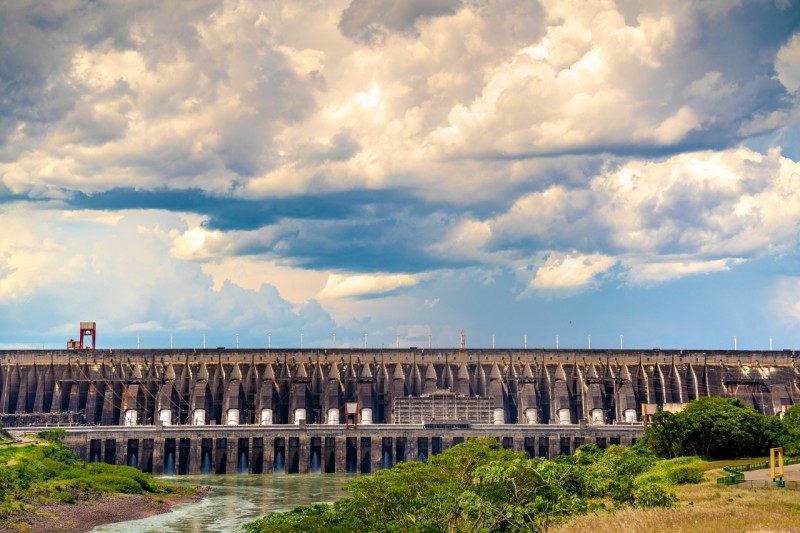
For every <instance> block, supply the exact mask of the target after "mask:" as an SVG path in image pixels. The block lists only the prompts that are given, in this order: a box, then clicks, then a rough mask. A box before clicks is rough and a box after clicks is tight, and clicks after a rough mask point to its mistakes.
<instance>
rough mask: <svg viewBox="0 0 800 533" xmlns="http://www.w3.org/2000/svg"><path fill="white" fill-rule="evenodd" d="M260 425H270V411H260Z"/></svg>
mask: <svg viewBox="0 0 800 533" xmlns="http://www.w3.org/2000/svg"><path fill="white" fill-rule="evenodd" d="M261 425H262V426H271V425H272V409H262V410H261Z"/></svg>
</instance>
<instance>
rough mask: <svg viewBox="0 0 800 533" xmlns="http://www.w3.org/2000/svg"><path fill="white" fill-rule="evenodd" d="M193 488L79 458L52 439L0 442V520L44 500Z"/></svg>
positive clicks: (33, 508) (33, 509)
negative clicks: (53, 442)
mask: <svg viewBox="0 0 800 533" xmlns="http://www.w3.org/2000/svg"><path fill="white" fill-rule="evenodd" d="M195 492H196V491H195V489H192V488H190V487H184V486H178V485H172V484H170V483H165V482H161V481H156V480H155V479H154V478H153V477H152V476H151V475H149V474H146V473H143V472H140V471H139V470H137V469H135V468H131V467H128V466H115V465H109V464H105V463H85V462H83V461H81V460H79V459H78V458H77V457H76V456H75V454H74V453H72V452H71V451H70V450H68V449H67V448H66V447H64V446H63V445H61V444H58V443H56V444H52V443H44V442H41V441H40V442H36V443H29V444H23V445H16V444H8V443H6V444H0V523H5V524H6V525H10V522H13V521H17V520H18V519H19V518H20V514H23V515H24V514H25V513H30V512H36V510H37V508H38V506H40V505H44V504H50V503H75V502H76V501H79V500H83V501H87V500H88V501H91V500H92V499H95V498H97V497H98V496H100V495H103V494H143V495H153V496H156V495H165V494H169V495H181V494H193V493H195Z"/></svg>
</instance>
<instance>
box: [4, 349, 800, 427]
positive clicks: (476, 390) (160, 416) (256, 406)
mask: <svg viewBox="0 0 800 533" xmlns="http://www.w3.org/2000/svg"><path fill="white" fill-rule="evenodd" d="M798 383H800V370H799V369H798V365H797V360H796V354H795V352H788V351H783V352H754V351H662V350H648V351H641V350H639V351H637V350H624V351H623V350H463V351H461V350H418V349H414V350H379V351H378V350H199V351H198V350H115V351H113V352H112V351H106V350H94V351H47V350H41V351H39V350H31V351H0V415H2V416H4V421H5V422H6V423H9V422H10V424H9V425H17V424H18V425H27V424H40V423H42V422H43V421H44V422H52V423H63V422H59V420H60V419H63V416H61V415H60V414H64V413H66V414H71V415H73V417H77V418H76V419H78V420H85V423H86V424H88V425H95V424H97V425H104V426H109V425H126V424H128V425H130V424H136V425H152V424H155V422H156V421H158V420H163V421H164V423H165V424H167V425H184V424H192V423H194V422H197V423H199V424H200V425H229V424H231V425H238V424H245V425H247V424H262V422H266V423H268V424H279V425H280V424H295V423H298V422H300V421H301V420H305V421H306V422H307V423H309V424H321V423H325V422H339V423H344V416H345V408H344V407H345V403H346V402H355V401H357V402H358V403H359V408H360V409H362V410H363V409H369V410H370V415H371V418H372V422H373V423H375V424H390V423H393V422H395V420H394V418H393V413H392V408H393V405H394V399H395V398H398V397H406V396H421V395H425V394H429V393H431V392H435V391H440V390H449V391H453V392H455V393H457V394H460V395H462V396H465V397H482V398H492V399H493V403H494V406H496V407H500V408H502V412H501V413H500V417H501V418H502V420H498V421H501V422H503V423H506V424H529V423H546V424H577V423H579V422H581V421H586V422H587V423H589V424H595V425H602V424H620V423H626V421H627V422H629V423H638V422H640V420H641V409H640V406H641V404H643V403H647V404H664V403H686V402H688V401H691V400H693V399H695V398H697V397H700V396H708V395H713V396H731V397H737V398H739V399H741V400H742V401H743V402H745V403H746V404H749V405H752V406H753V407H754V408H756V409H757V410H758V411H760V412H762V413H764V414H767V415H775V414H777V413H778V412H780V410H781V409H782V406H785V405H794V404H796V403H798V402H800V390H799V389H798ZM12 415H13V416H12ZM29 415H31V416H29ZM6 417H7V418H6ZM51 418H52V419H53V420H52V421H51V420H50V419H51ZM337 418H338V420H337Z"/></svg>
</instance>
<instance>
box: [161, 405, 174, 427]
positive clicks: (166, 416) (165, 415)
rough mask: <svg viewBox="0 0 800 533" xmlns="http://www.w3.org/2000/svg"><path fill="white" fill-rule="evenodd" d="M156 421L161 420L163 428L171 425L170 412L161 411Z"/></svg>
mask: <svg viewBox="0 0 800 533" xmlns="http://www.w3.org/2000/svg"><path fill="white" fill-rule="evenodd" d="M158 419H159V420H161V423H162V424H163V425H165V426H170V425H172V410H171V409H162V410H161V411H159V412H158Z"/></svg>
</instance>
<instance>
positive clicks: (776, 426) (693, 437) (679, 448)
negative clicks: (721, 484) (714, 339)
mask: <svg viewBox="0 0 800 533" xmlns="http://www.w3.org/2000/svg"><path fill="white" fill-rule="evenodd" d="M783 432H784V428H783V425H782V424H781V422H780V421H779V420H778V419H777V418H775V417H766V416H764V415H762V414H760V413H759V412H757V411H756V410H755V409H753V408H752V407H749V406H747V405H745V404H743V403H742V402H741V401H740V400H739V399H737V398H721V397H716V396H710V397H703V398H698V399H697V400H694V401H691V402H689V403H688V404H687V405H686V408H685V409H684V410H683V411H680V412H678V413H667V412H659V413H656V414H655V415H654V417H653V424H652V426H651V427H650V428H648V429H647V431H646V432H645V435H644V437H643V439H644V442H645V443H646V444H647V446H649V447H650V448H652V449H653V450H654V451H655V452H656V453H657V454H658V455H659V456H661V457H678V456H681V455H701V456H704V457H712V458H715V459H733V458H737V457H754V456H759V455H765V454H767V453H768V452H769V448H770V447H772V446H776V445H777V443H778V441H779V439H780V437H781V435H782V433H783Z"/></svg>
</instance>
